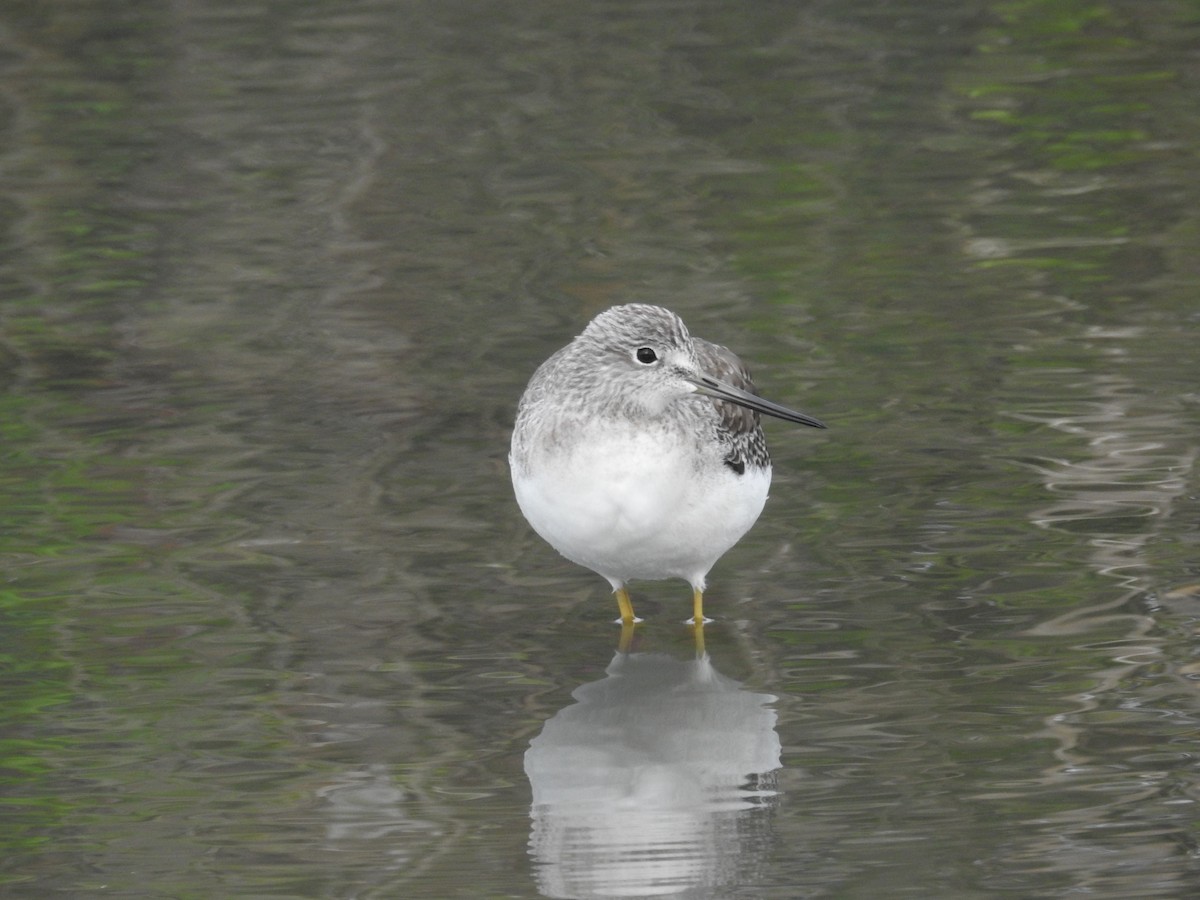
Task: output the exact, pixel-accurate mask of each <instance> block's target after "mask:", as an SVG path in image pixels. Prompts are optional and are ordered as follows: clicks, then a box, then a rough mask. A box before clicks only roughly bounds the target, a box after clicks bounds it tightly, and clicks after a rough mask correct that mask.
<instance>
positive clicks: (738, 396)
mask: <svg viewBox="0 0 1200 900" xmlns="http://www.w3.org/2000/svg"><path fill="white" fill-rule="evenodd" d="M691 382H692V384H694V385H695V386H696V393H697V394H703V395H704V396H705V397H712V398H713V399H715V400H727V401H729V402H730V403H736V404H737V405H738V406H744V407H746V409H753V410H755V411H757V412H760V413H762V414H763V415H766V416H774V417H775V418H776V419H783V420H785V421H787V422H795V423H797V424H798V425H811V426H812V427H813V428H824V427H825V423H824V422H822V421H821V420H820V419H814V418H813V417H812V416H806V415H805V414H804V413H801V412H796V411H795V410H794V409H788V408H787V407H786V406H780V405H779V404H778V403H772V402H771V401H770V400H764V399H763V398H762V397H759V396H757V395H755V394H751V393H750V392H749V391H743V390H742V389H741V388H735V387H734V386H733V385H732V384H726V383H725V382H724V381H718V380H717V379H715V378H709V377H708V376H707V375H701V376H700V377H699V378H693V379H691Z"/></svg>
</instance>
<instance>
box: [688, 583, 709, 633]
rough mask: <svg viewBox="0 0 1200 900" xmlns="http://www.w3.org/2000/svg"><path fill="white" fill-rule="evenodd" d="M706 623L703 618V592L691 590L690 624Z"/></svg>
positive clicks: (695, 589)
mask: <svg viewBox="0 0 1200 900" xmlns="http://www.w3.org/2000/svg"><path fill="white" fill-rule="evenodd" d="M707 621H708V619H706V618H704V591H701V590H699V589H697V588H692V624H693V625H703V624H704V623H705V622H707Z"/></svg>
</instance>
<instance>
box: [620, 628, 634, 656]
mask: <svg viewBox="0 0 1200 900" xmlns="http://www.w3.org/2000/svg"><path fill="white" fill-rule="evenodd" d="M636 630H637V626H635V625H634V624H633V623H632V622H622V623H621V638H620V640H618V641H617V652H618V653H628V652H629V650H630V648H631V647H633V633H634V632H635V631H636Z"/></svg>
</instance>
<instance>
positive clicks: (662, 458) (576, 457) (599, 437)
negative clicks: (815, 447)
mask: <svg viewBox="0 0 1200 900" xmlns="http://www.w3.org/2000/svg"><path fill="white" fill-rule="evenodd" d="M760 414H763V415H768V416H773V417H775V418H779V419H783V420H785V421H788V422H794V423H797V424H800V425H807V426H810V427H813V428H825V427H826V426H825V424H824V423H823V422H822V421H820V420H819V419H816V418H813V417H812V416H809V415H806V414H805V413H801V412H796V411H795V410H792V409H788V408H787V407H785V406H781V405H779V404H777V403H773V402H771V401H769V400H765V399H763V398H762V397H760V396H759V395H758V393H757V391H756V390H755V387H754V382H753V380H752V379H751V377H750V372H749V370H748V369H747V368H746V366H745V365H744V364H743V363H742V361H741V360H740V359H739V358H738V357H737V356H736V355H735V354H734V353H733V351H731V350H729V349H728V348H727V347H723V346H721V345H720V344H714V343H710V342H709V341H706V340H703V339H701V338H697V337H692V336H691V334H690V333H689V332H688V329H687V326H686V325H685V324H684V322H683V320H682V319H681V318H680V317H679V316H678V315H676V314H675V313H673V312H671V311H670V310H669V309H666V308H664V307H661V306H653V305H650V304H645V303H629V304H625V305H621V306H614V307H612V308H610V309H607V310H605V311H604V312H601V313H600V314H599V315H597V316H596V317H595V318H594V319H592V320H591V322H589V323H588V325H587V326H586V327H585V328H584V329H583V331H582V332H581V333H580V334H579V335H578V336H577V337H575V339H574V340H572V341H571V343H569V344H567V345H566V346H565V347H563V348H562V349H560V350H558V351H557V352H555V353H554V354H552V355H551V356H550V357H549V358H548V359H547V360H546V361H545V362H543V363H542V364H541V365H540V366H539V367H538V368H537V370H536V371H535V372H534V373H533V376H532V377H531V378H530V380H529V384H528V385H527V387H526V388H525V392H524V394H523V395H522V396H521V400H520V403H519V404H518V406H517V414H516V421H515V423H514V427H513V433H512V445H511V448H510V452H509V468H510V474H511V476H512V484H513V492H514V493H515V495H516V499H517V505H518V506H519V507H520V509H521V512H522V514H523V515H524V516H525V519H526V520H527V521H528V522H529V524H530V526H532V528H533V530H534V531H535V532H537V533H538V535H540V536H541V537H542V538H543V539H544V540H545V541H546V542H547V543H548V544H550V545H551V546H552V547H553V548H554V549H555V550H557V551H558V552H559V553H560V554H561V555H562V556H564V557H566V558H567V559H568V560H570V561H572V562H574V563H577V564H578V565H581V566H583V567H585V568H588V569H591V570H592V571H593V572H596V573H597V574H599V575H601V576H602V577H603V578H605V579H606V580H607V581H608V583H609V584H610V585H611V586H612V589H613V592H614V594H615V595H616V599H617V608H618V610H619V612H620V619H619V620H618V621H619V622H621V623H622V625H625V626H632V625H633V624H634V623H636V622H640V621H642V620H641V619H639V618H638V617H637V616H636V615H635V614H634V610H633V603H632V601H631V599H630V596H629V589H628V584H629V582H630V581H634V580H651V581H658V580H664V579H670V578H681V579H683V580H685V581H687V582H688V583H689V584H690V585H691V587H692V618H691V619H690V620H688V621H689V622H690V623H692V624H693V625H695V626H697V628H699V627H701V626H703V624H704V623H705V622H707V621H712V620H710V619H705V617H704V590H705V586H706V578H707V576H708V573H709V570H710V569H712V567H713V565H714V564H715V563H716V562H717V560H718V559H720V558H721V557H722V556H723V555H724V554H725V552H726V551H727V550H729V548H731V547H732V546H733V545H734V544H736V543H737V542H738V541H739V540H740V539H741V538H742V536H743V535H744V534H745V533H746V532H747V531H749V530H750V528H751V526H752V525H754V523H755V522H756V521H757V520H758V517H759V515H760V513H761V512H762V510H763V506H764V504H765V503H766V500H767V491H768V489H769V487H770V484H771V457H770V455H769V454H768V452H767V443H766V439H765V437H764V436H763V431H762V426H761V417H760Z"/></svg>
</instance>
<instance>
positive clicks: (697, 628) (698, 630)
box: [692, 622, 705, 659]
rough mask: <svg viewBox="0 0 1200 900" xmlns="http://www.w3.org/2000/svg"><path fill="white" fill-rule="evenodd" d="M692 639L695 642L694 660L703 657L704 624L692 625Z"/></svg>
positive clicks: (696, 623)
mask: <svg viewBox="0 0 1200 900" xmlns="http://www.w3.org/2000/svg"><path fill="white" fill-rule="evenodd" d="M692 637H693V638H695V641H696V659H700V658H701V657H702V656H704V653H705V651H704V623H703V622H695V623H693V625H692Z"/></svg>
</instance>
